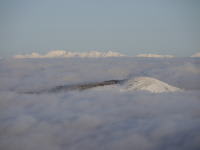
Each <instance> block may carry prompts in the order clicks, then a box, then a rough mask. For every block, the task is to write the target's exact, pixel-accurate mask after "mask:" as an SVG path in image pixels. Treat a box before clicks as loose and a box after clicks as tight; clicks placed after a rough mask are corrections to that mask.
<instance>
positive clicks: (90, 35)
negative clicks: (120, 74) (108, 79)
mask: <svg viewBox="0 0 200 150" xmlns="http://www.w3.org/2000/svg"><path fill="white" fill-rule="evenodd" d="M199 41H200V1H198V0H168V1H163V0H151V1H149V0H84V1H83V0H34V1H32V0H18V1H15V0H0V56H1V57H7V56H13V55H15V54H26V53H31V52H39V53H46V52H48V51H51V50H56V49H60V50H67V51H73V52H85V51H92V50H97V51H108V50H112V51H117V52H121V53H124V54H127V55H136V54H141V53H157V54H172V55H175V56H191V55H192V54H194V53H197V52H200V42H199Z"/></svg>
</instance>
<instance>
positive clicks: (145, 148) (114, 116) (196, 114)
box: [0, 57, 200, 150]
mask: <svg viewBox="0 0 200 150" xmlns="http://www.w3.org/2000/svg"><path fill="white" fill-rule="evenodd" d="M139 76H148V77H153V78H156V79H159V80H161V81H163V82H166V83H168V84H170V85H173V86H176V87H178V88H181V89H184V91H183V92H174V93H160V94H154V93H149V92H142V91H135V92H134V91H127V92H119V91H118V90H115V89H114V88H105V89H104V88H102V89H101V88H100V89H99V88H97V89H95V88H94V89H90V90H85V91H81V92H80V91H71V92H65V91H62V92H58V93H43V94H24V93H23V91H29V90H38V89H41V90H42V89H46V88H51V87H55V86H59V85H68V84H80V83H89V82H97V81H105V80H114V79H116V80H122V79H127V78H130V77H131V78H132V77H139ZM199 106H200V59H199V58H192V57H191V58H137V57H135V58H124V57H123V58H51V59H47V58H46V59H0V149H2V150H4V149H5V150H35V149H42V150H66V149H67V150H94V149H95V150H121V149H124V150H133V149H134V150H188V149H190V150H198V149H200V132H199V131H200V108H199Z"/></svg>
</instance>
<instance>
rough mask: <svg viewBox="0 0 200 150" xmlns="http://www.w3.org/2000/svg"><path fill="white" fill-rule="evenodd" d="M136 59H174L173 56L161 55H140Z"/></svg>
mask: <svg viewBox="0 0 200 150" xmlns="http://www.w3.org/2000/svg"><path fill="white" fill-rule="evenodd" d="M136 57H149V58H173V57H174V56H173V55H159V54H138V55H137V56H136Z"/></svg>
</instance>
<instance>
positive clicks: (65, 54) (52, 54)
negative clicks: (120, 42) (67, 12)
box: [14, 50, 125, 58]
mask: <svg viewBox="0 0 200 150" xmlns="http://www.w3.org/2000/svg"><path fill="white" fill-rule="evenodd" d="M121 56H125V55H124V54H120V53H118V52H112V51H108V52H98V51H90V52H70V51H69V52H67V51H63V50H55V51H51V52H48V53H47V54H45V55H42V54H38V53H32V54H27V55H15V56H14V58H56V57H61V58H69V57H121Z"/></svg>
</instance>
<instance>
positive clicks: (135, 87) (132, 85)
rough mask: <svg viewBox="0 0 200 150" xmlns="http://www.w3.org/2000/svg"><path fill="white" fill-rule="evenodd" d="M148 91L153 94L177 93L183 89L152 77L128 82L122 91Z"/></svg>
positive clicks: (138, 78)
mask: <svg viewBox="0 0 200 150" xmlns="http://www.w3.org/2000/svg"><path fill="white" fill-rule="evenodd" d="M126 90H128V91H148V92H151V93H163V92H176V91H182V90H181V89H179V88H177V87H174V86H171V85H169V84H167V83H165V82H162V81H160V80H157V79H155V78H150V77H137V78H133V79H130V80H128V81H127V82H126V83H125V88H124V89H123V90H122V91H126Z"/></svg>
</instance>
